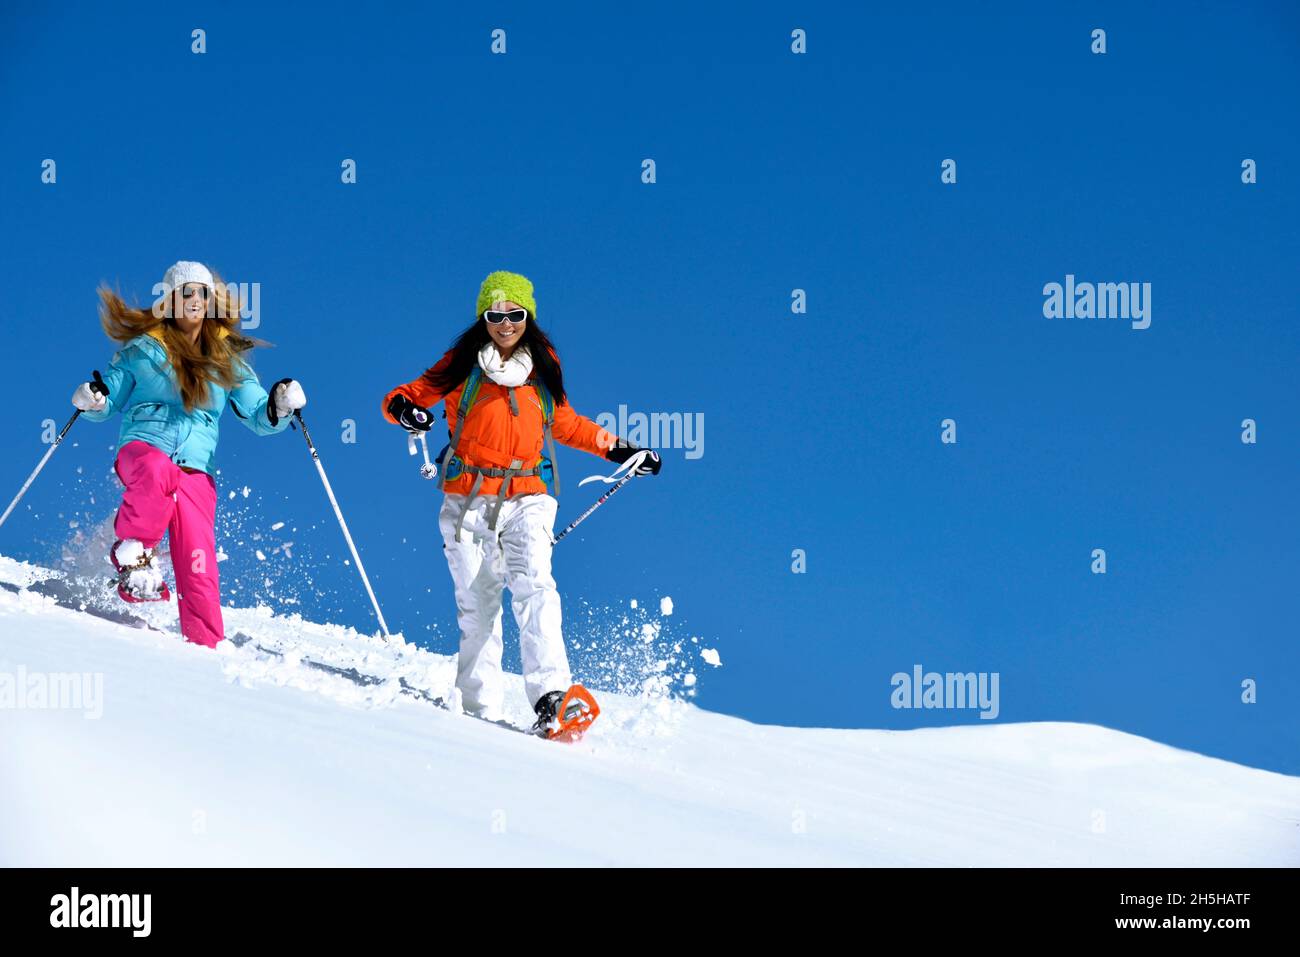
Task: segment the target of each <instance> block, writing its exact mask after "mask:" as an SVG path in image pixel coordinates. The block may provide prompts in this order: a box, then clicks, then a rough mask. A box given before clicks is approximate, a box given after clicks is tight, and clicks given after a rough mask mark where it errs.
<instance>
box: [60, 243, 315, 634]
mask: <svg viewBox="0 0 1300 957" xmlns="http://www.w3.org/2000/svg"><path fill="white" fill-rule="evenodd" d="M163 285H164V287H165V291H164V293H163V295H162V297H161V298H160V299H159V300H158V301H157V302H156V303H155V304H154V306H153V308H152V309H134V308H131V307H130V306H128V305H126V303H124V302H123V301H122V299H121V298H120V297H119V296H117V295H116V294H115V293H113V292H111V291H109V290H108V289H101V290H100V292H99V296H100V323H101V324H102V325H103V327H104V331H105V332H106V333H107V334H108V336H109V338H111V339H114V340H116V341H117V342H119V343H121V344H122V348H121V349H120V351H118V353H117V354H116V355H115V356H114V357H113V361H112V363H111V364H110V365H109V367H108V371H107V372H106V373H105V375H104V377H103V380H102V385H101V384H100V383H91V382H84V383H82V384H81V385H80V386H78V388H77V390H76V392H74V393H73V396H72V404H73V405H75V406H76V407H77V408H78V409H80V410H81V412H82V415H83V417H84V418H87V419H90V420H91V421H99V422H102V421H103V420H105V419H107V418H108V417H109V416H111V415H113V414H114V413H121V415H122V426H121V430H120V432H119V434H118V452H117V461H116V463H115V468H116V470H117V475H118V477H119V478H120V479H121V480H122V484H123V485H124V486H125V491H124V492H123V493H122V505H121V507H120V508H119V509H118V512H117V518H116V519H115V521H114V531H115V532H116V534H117V539H118V540H117V541H116V542H115V543H114V545H113V548H112V549H111V551H110V554H109V560H110V561H111V562H112V563H113V567H114V568H116V569H117V571H118V594H119V595H120V596H121V597H122V598H123V599H124V600H126V601H133V602H134V601H166V600H168V599H169V598H170V597H171V593H170V591H169V589H168V587H167V583H166V582H165V581H163V576H162V573H161V572H160V571H159V569H158V568H157V566H156V565H155V564H154V550H155V549H156V548H157V546H158V543H159V542H160V541H161V540H162V537H163V534H164V532H165V533H167V534H168V535H169V536H170V543H171V557H172V567H173V569H174V571H175V574H176V586H177V590H178V592H179V596H178V598H179V602H178V603H179V605H180V619H181V634H182V635H184V636H185V639H186V640H187V641H190V642H193V643H195V644H199V645H206V646H207V647H209V648H214V647H216V645H217V643H218V642H220V641H221V640H222V638H224V637H225V631H224V626H223V623H222V619H221V601H220V589H219V583H218V573H217V559H216V542H215V539H216V533H215V518H216V506H217V491H216V484H215V483H214V482H213V480H212V468H213V465H212V460H213V455H214V453H215V452H216V449H217V435H218V421H219V419H220V418H221V414H222V412H224V411H225V408H226V406H227V405H229V406H230V408H231V410H232V411H233V412H234V413H235V417H236V418H238V419H239V420H240V421H241V422H242V423H244V425H246V426H247V427H248V428H249V429H251V430H252V431H253V432H254V433H256V434H257V435H271V434H272V433H275V432H283V431H284V430H285V428H287V427H288V425H289V422H290V420H291V418H292V416H293V413H294V411H295V410H297V409H300V408H302V407H303V406H304V405H306V404H307V398H306V396H305V395H304V394H303V391H302V387H301V386H300V385H299V384H298V383H297V382H295V381H294V380H292V379H281V380H280V381H279V382H277V383H276V384H275V386H274V387H273V388H272V390H271V393H270V394H268V393H267V391H266V390H265V389H263V388H262V386H261V385H260V384H259V383H258V381H257V376H256V375H255V374H254V373H253V370H252V368H251V367H250V366H249V365H248V362H247V360H246V359H245V355H246V353H247V352H248V350H249V349H251V348H252V347H253V346H254V345H255V343H254V341H253V340H251V339H249V338H247V337H245V336H243V335H241V334H240V333H239V306H238V303H237V302H236V301H235V300H234V298H233V296H232V295H231V294H230V292H229V290H228V289H227V287H226V286H225V285H224V284H223V283H222V282H221V281H220V280H219V279H218V278H217V277H216V276H214V275H213V273H212V271H211V270H209V269H208V268H207V267H206V266H204V265H203V264H202V263H196V262H178V263H176V264H175V265H173V266H172V267H171V268H170V269H168V270H167V272H166V274H165V275H164V276H163ZM105 391H106V392H107V394H104V393H105Z"/></svg>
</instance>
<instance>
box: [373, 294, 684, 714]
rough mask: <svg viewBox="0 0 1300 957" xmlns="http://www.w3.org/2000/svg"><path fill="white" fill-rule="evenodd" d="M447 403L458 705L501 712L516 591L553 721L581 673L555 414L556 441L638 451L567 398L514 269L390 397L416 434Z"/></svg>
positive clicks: (602, 452) (522, 627) (646, 466)
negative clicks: (505, 600)
mask: <svg viewBox="0 0 1300 957" xmlns="http://www.w3.org/2000/svg"><path fill="white" fill-rule="evenodd" d="M476 370H477V372H476ZM467 387H468V388H469V389H470V390H471V393H472V394H471V395H470V396H469V397H468V398H469V399H470V400H471V402H470V405H469V407H468V411H467V412H466V414H465V416H464V420H463V421H461V417H460V415H459V410H460V407H461V405H462V399H464V398H467V397H466V396H465V394H464V393H465V389H466V388H467ZM438 402H444V403H445V405H446V411H447V427H448V429H449V430H450V434H451V444H450V446H449V447H448V449H447V452H446V454H445V455H444V456H443V460H442V461H440V462H439V463H438V464H439V482H440V484H441V486H442V488H443V490H444V491H445V492H446V497H445V499H444V500H443V505H442V509H441V511H440V513H439V517H438V524H439V529H440V531H441V533H442V539H443V548H444V552H445V555H446V558H447V567H448V569H449V570H450V571H451V578H452V583H453V585H454V586H455V590H456V615H457V622H458V624H459V626H460V654H459V658H458V664H457V669H456V687H457V688H458V689H459V690H460V694H461V704H462V707H463V708H464V709H465V711H466V712H468V713H470V714H475V715H478V716H480V717H484V718H488V719H490V720H499V719H500V718H501V717H502V715H503V710H502V700H503V694H504V692H503V688H502V677H501V652H502V632H501V617H502V607H501V594H502V590H503V589H504V588H509V589H510V595H511V606H512V609H513V611H514V615H515V621H516V622H517V623H518V625H519V643H520V649H521V651H522V654H523V671H524V685H525V690H526V692H527V694H528V701H529V704H530V705H532V707H533V709H534V711H535V712H536V713H537V716H538V722H537V725H536V726H535V729H536V730H539V731H540V730H543V729H545V728H547V727H554V725H555V721H556V709H557V708H558V707H559V705H560V703H561V702H562V701H563V700H564V696H565V693H566V691H567V690H568V689H569V687H570V685H571V683H572V676H571V674H570V672H569V661H568V655H567V654H566V653H565V647H564V636H563V633H562V630H561V614H560V595H559V592H558V591H557V590H556V587H555V579H554V578H553V577H552V576H551V548H552V538H551V536H552V534H553V529H554V525H555V509H556V501H555V499H554V498H553V497H552V496H551V495H550V494H548V484H547V483H548V481H549V480H550V475H549V474H548V472H549V469H548V466H550V467H551V468H553V467H554V462H553V459H552V458H550V457H544V456H543V445H544V440H545V439H546V438H547V436H546V432H547V424H548V421H549V424H550V432H551V435H552V436H553V438H554V440H555V441H557V442H561V443H563V444H565V445H568V446H571V447H573V448H576V449H582V450H583V451H585V452H590V453H592V454H593V455H599V456H602V457H603V458H606V459H609V460H610V461H613V462H617V463H619V464H624V463H626V462H627V461H628V460H629V459H630V458H632V456H633V455H634V454H636V453H637V452H640V451H641V450H640V449H637V448H635V447H634V446H630V445H628V444H627V443H626V442H623V441H621V440H620V439H619V438H618V437H617V436H615V435H612V434H611V433H609V432H607V431H605V430H604V429H602V428H601V427H600V426H599V425H597V424H596V423H595V422H593V421H592V420H591V419H588V418H585V417H583V416H581V415H578V413H576V412H574V411H573V409H572V408H571V407H570V406H569V404H568V401H567V396H566V394H565V390H564V378H563V375H562V374H561V371H560V362H559V358H558V355H557V353H556V351H555V349H554V347H553V346H552V345H551V342H550V340H549V339H548V338H547V336H546V334H545V332H543V331H542V328H541V327H540V326H539V325H538V324H537V305H536V302H535V300H534V297H533V284H532V283H531V282H529V281H528V280H527V279H526V278H524V277H523V276H520V275H518V274H517V273H511V272H494V273H492V274H491V275H489V276H488V277H487V279H485V280H484V281H483V285H482V288H481V289H480V290H479V295H478V305H477V310H476V315H475V318H474V323H473V324H472V325H471V326H470V327H469V328H468V329H466V330H465V331H464V332H462V333H461V334H460V336H459V337H458V338H457V340H456V341H455V343H454V344H453V345H452V347H451V348H450V349H449V350H448V351H447V353H446V354H445V355H443V357H442V358H441V359H440V360H439V361H438V362H437V363H436V364H435V365H434V366H433V367H432V368H431V369H429V370H428V371H427V372H425V373H424V374H423V375H422V376H420V377H419V378H418V379H416V380H415V381H414V382H408V383H406V384H405V385H400V386H398V387H397V388H396V389H394V390H393V391H391V392H390V393H388V395H387V396H385V398H384V415H385V417H386V418H387V419H388V420H389V421H390V422H394V423H396V424H398V425H401V426H402V427H403V428H405V429H406V430H407V431H408V432H411V433H413V434H418V433H420V432H426V431H428V429H429V427H430V426H431V425H432V424H433V414H432V413H431V412H430V411H429V410H430V407H431V406H433V405H435V404H437V403H438ZM547 451H550V450H547ZM639 462H640V464H639V465H638V466H637V467H636V471H637V473H638V474H657V473H658V472H659V468H660V464H661V463H660V460H659V456H658V455H657V454H655V453H654V452H651V451H647V452H646V454H645V455H644V456H642V457H641V458H640V459H639Z"/></svg>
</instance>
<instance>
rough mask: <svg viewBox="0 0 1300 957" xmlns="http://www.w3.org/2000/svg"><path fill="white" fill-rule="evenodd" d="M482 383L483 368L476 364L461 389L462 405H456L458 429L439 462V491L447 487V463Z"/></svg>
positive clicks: (458, 441)
mask: <svg viewBox="0 0 1300 957" xmlns="http://www.w3.org/2000/svg"><path fill="white" fill-rule="evenodd" d="M482 384H483V370H482V369H481V368H479V367H478V366H477V365H476V366H474V369H473V371H471V372H470V374H469V378H468V379H466V380H465V385H464V386H463V387H462V388H461V390H460V405H458V406H457V407H456V431H454V432H453V433H452V435H451V444H449V445H448V446H447V452H446V454H445V455H443V457H442V461H441V462H439V463H438V490H439V491H441V490H442V489H444V488H445V487H446V483H447V463H448V462H450V461H451V457H452V456H453V455H455V454H456V446H458V445H460V434H461V432H463V431H464V430H465V419H466V417H467V416H468V415H469V410H470V408H471V407H472V406H473V405H474V400H475V399H477V398H478V390H479V386H480V385H482Z"/></svg>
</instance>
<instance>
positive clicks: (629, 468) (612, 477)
mask: <svg viewBox="0 0 1300 957" xmlns="http://www.w3.org/2000/svg"><path fill="white" fill-rule="evenodd" d="M649 454H650V450H649V449H641V450H640V451H638V452H636V453H635V454H633V455H632V456H631V457H630V458H628V460H627V461H626V462H624V463H623V464H622V465H620V466H619V467H618V468H616V469H614V471H612V472H610V473H609V474H608V475H588V476H587V477H586V478H585V479H583V480H582V481H581V482H579V483H578V485H579V486H583V485H586V484H587V483H588V482H604V483H606V484H607V485H608V484H612V483H614V482H622V481H624V480H626V479H630V478H632V477H633V476H634V475H636V470H637V469H639V468H640V467H641V463H642V462H644V461H645V457H646V456H647V455H649ZM621 473H626V474H622V475H621V477H620V474H621Z"/></svg>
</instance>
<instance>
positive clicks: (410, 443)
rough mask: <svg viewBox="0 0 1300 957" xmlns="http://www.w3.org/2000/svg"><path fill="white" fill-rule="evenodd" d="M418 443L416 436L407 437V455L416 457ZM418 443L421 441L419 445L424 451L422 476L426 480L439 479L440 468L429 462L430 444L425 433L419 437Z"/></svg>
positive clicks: (421, 468)
mask: <svg viewBox="0 0 1300 957" xmlns="http://www.w3.org/2000/svg"><path fill="white" fill-rule="evenodd" d="M416 441H417V439H416V437H415V436H414V435H410V434H408V435H407V436H406V454H407V455H414V454H415V443H416ZM418 441H419V443H420V448H421V449H423V450H424V464H423V465H421V466H420V474H421V475H423V476H424V477H425V478H427V479H431V478H437V477H438V466H436V465H434V464H433V463H432V462H430V461H429V442H428V439H427V437H426V436H425V434H424V433H423V432H421V433H420V437H419V439H418Z"/></svg>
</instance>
